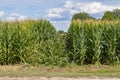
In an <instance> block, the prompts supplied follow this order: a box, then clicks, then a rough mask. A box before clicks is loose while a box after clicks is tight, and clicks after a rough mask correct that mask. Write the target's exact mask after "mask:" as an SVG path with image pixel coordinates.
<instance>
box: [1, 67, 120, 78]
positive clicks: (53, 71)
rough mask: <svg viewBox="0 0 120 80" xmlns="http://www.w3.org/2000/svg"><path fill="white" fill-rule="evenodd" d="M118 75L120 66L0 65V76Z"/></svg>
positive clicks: (119, 75) (119, 74)
mask: <svg viewBox="0 0 120 80" xmlns="http://www.w3.org/2000/svg"><path fill="white" fill-rule="evenodd" d="M5 76H9V77H40V76H42V77H94V76H95V77H96V76H97V77H118V78H120V66H105V65H102V66H93V65H90V66H88V65H87V66H69V67H68V66H67V67H55V66H39V67H34V66H24V65H14V66H12V65H8V66H0V77H5Z"/></svg>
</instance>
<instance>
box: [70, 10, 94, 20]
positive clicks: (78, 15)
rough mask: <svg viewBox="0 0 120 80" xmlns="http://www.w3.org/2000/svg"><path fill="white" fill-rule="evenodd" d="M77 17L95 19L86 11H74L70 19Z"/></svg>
mask: <svg viewBox="0 0 120 80" xmlns="http://www.w3.org/2000/svg"><path fill="white" fill-rule="evenodd" d="M77 19H80V20H86V19H95V18H93V17H91V16H90V15H89V14H88V13H85V12H83V13H76V14H74V15H73V17H72V20H77Z"/></svg>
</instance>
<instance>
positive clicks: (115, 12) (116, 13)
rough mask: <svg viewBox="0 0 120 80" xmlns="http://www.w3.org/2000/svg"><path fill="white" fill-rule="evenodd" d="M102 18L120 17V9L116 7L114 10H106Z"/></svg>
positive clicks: (112, 18)
mask: <svg viewBox="0 0 120 80" xmlns="http://www.w3.org/2000/svg"><path fill="white" fill-rule="evenodd" d="M102 19H103V20H114V19H120V9H114V10H113V11H106V12H105V13H104V15H103V17H102Z"/></svg>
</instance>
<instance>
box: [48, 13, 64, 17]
mask: <svg viewBox="0 0 120 80" xmlns="http://www.w3.org/2000/svg"><path fill="white" fill-rule="evenodd" d="M47 17H50V18H51V17H53V18H62V15H61V14H57V13H55V14H52V13H49V14H48V15H47Z"/></svg>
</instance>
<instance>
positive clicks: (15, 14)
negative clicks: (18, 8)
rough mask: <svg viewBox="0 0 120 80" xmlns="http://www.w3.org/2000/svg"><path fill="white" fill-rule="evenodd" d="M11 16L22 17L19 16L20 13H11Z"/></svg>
mask: <svg viewBox="0 0 120 80" xmlns="http://www.w3.org/2000/svg"><path fill="white" fill-rule="evenodd" d="M10 16H13V17H16V16H20V14H18V13H11V14H10Z"/></svg>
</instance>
